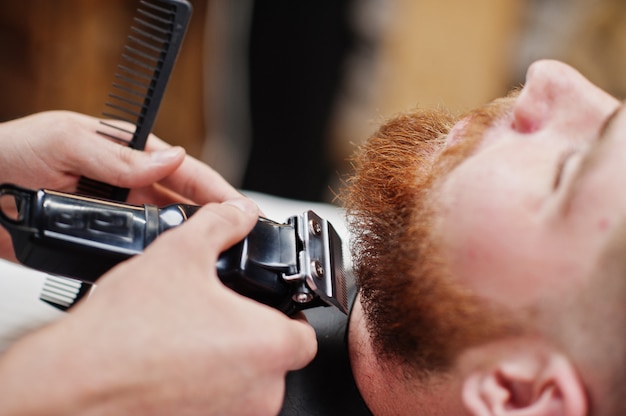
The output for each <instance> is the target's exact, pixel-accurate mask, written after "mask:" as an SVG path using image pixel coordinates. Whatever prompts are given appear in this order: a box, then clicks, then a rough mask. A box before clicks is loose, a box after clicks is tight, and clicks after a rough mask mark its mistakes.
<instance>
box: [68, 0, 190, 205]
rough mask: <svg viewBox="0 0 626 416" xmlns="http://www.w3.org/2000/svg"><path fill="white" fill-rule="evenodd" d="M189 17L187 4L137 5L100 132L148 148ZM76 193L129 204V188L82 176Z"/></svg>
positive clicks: (159, 0) (147, 0) (167, 0)
mask: <svg viewBox="0 0 626 416" xmlns="http://www.w3.org/2000/svg"><path fill="white" fill-rule="evenodd" d="M190 17H191V5H190V4H189V2H187V1H186V0H140V1H139V7H138V8H137V12H136V15H135V17H134V19H133V24H132V26H131V28H130V34H129V35H128V38H127V41H126V42H127V44H126V45H125V46H124V48H123V51H122V55H121V62H120V63H119V65H118V66H117V72H116V73H115V75H114V81H113V84H112V91H111V93H110V94H109V95H108V99H107V102H106V103H105V107H106V109H105V110H104V111H103V113H102V115H103V116H104V117H105V118H107V119H111V121H101V122H100V128H99V129H98V131H97V132H98V133H99V134H101V135H102V136H105V137H107V138H110V139H112V140H114V141H116V142H119V143H120V144H123V145H126V146H129V147H132V148H134V149H139V150H143V149H144V148H145V145H146V141H147V140H148V136H149V135H150V132H151V131H152V127H153V126H154V122H155V120H156V116H157V112H158V110H159V107H160V105H161V100H162V98H163V94H164V92H165V87H166V86H167V82H168V81H169V77H170V75H171V72H172V70H173V68H174V64H175V63H176V58H177V56H178V52H179V50H180V46H181V44H182V41H183V37H184V35H185V31H186V30H187V26H188V23H189V19H190ZM118 122H120V123H118ZM124 123H126V124H124ZM78 193H81V194H84V195H91V196H98V197H102V198H107V199H114V200H117V201H125V200H126V197H127V196H128V189H123V188H117V187H114V186H110V185H108V184H104V183H101V182H98V181H95V180H91V179H87V178H84V177H81V179H80V181H79V183H78Z"/></svg>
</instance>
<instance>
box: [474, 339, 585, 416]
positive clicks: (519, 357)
mask: <svg viewBox="0 0 626 416" xmlns="http://www.w3.org/2000/svg"><path fill="white" fill-rule="evenodd" d="M508 346H509V347H510V344H509V345H508ZM517 347H519V345H518V346H517ZM528 347H529V348H515V349H509V350H503V349H502V348H505V346H502V348H501V349H500V351H499V353H496V354H495V355H492V358H494V360H493V361H491V362H490V364H487V365H480V366H476V367H475V368H474V369H472V370H471V371H468V372H464V373H465V374H464V375H463V382H462V383H463V384H462V401H463V405H464V406H465V408H466V410H467V411H468V412H469V413H470V414H471V415H475V416H487V415H498V416H557V415H560V416H584V415H586V414H587V398H586V394H585V389H584V387H583V384H582V382H581V381H580V379H579V377H578V374H577V372H576V370H575V368H574V366H573V365H572V363H571V362H570V361H569V360H568V359H567V358H566V357H564V356H563V355H561V354H560V353H558V351H555V350H554V349H551V348H547V347H545V346H544V347H543V348H542V347H539V348H538V347H536V346H528ZM478 348H479V349H480V348H481V347H478ZM484 352H485V353H487V351H484ZM491 352H492V353H493V352H494V351H491ZM474 358H476V355H474ZM466 365H467V363H466ZM465 368H466V369H468V367H465Z"/></svg>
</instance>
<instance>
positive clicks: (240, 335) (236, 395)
mask: <svg viewBox="0 0 626 416" xmlns="http://www.w3.org/2000/svg"><path fill="white" fill-rule="evenodd" d="M234 204H235V205H238V206H243V207H244V208H243V210H242V209H240V208H236V207H235V206H233V205H232V203H225V204H210V205H207V206H205V207H203V208H202V209H201V210H200V211H198V212H197V213H196V214H194V216H193V217H192V218H191V219H190V220H189V221H188V222H186V223H185V224H183V225H182V226H180V227H178V228H176V229H173V230H170V231H168V232H166V233H165V234H163V235H161V236H160V237H159V238H158V239H157V240H156V241H155V242H154V243H153V244H152V245H151V246H150V247H148V249H147V250H146V251H145V252H144V253H143V254H141V255H139V256H137V257H135V258H133V259H131V260H130V261H127V262H125V263H122V264H120V265H119V266H117V267H116V268H114V269H113V270H112V271H110V272H109V273H108V274H107V275H105V276H103V277H102V278H101V280H100V284H99V287H98V288H97V290H96V291H95V292H94V294H93V295H92V296H91V297H90V298H89V299H88V300H86V301H84V302H83V303H82V304H80V305H78V306H77V307H76V308H75V309H73V310H72V312H71V313H70V314H69V315H68V316H67V317H66V318H64V319H62V320H60V321H58V322H56V323H54V324H52V325H51V326H49V327H47V328H44V329H43V330H41V331H39V332H36V333H34V334H31V335H30V336H27V337H26V338H24V339H23V340H21V341H20V342H18V343H17V344H15V345H14V346H13V347H12V348H11V349H10V350H9V351H8V353H7V354H6V356H5V357H0V380H1V382H0V384H1V385H2V386H3V388H2V389H0V414H11V413H10V412H9V410H10V409H11V410H12V408H11V407H10V406H11V405H12V404H13V405H15V406H17V407H16V408H18V409H22V410H24V409H28V406H33V409H31V410H32V411H33V413H32V414H38V413H37V412H36V410H38V409H37V407H38V406H43V410H42V411H43V413H42V414H46V415H53V414H63V415H70V414H81V415H84V414H87V415H91V414H98V415H99V414H111V415H113V414H114V415H139V414H146V415H196V414H197V415H271V414H276V413H277V412H278V411H279V409H280V405H281V403H282V398H283V393H284V377H285V374H286V372H287V371H289V370H294V369H298V368H301V367H303V366H304V365H306V364H307V363H308V362H309V361H310V360H311V359H312V358H313V356H314V355H315V352H316V339H315V333H314V331H313V329H312V328H311V327H310V326H309V325H308V324H307V323H306V322H303V321H300V320H294V319H290V318H288V317H286V316H285V315H283V314H282V313H280V312H278V311H276V310H274V309H271V308H269V307H266V306H264V305H261V304H259V303H256V302H254V301H252V300H250V299H247V298H245V297H242V296H240V295H239V294H236V293H235V292H233V291H231V290H230V289H228V288H226V287H225V286H223V284H222V283H221V282H220V281H219V279H218V277H217V274H216V260H217V258H218V255H219V253H221V252H223V251H224V250H226V249H227V248H228V247H230V246H231V245H233V244H234V243H236V242H237V241H240V240H241V239H242V238H243V237H244V236H245V235H246V234H247V233H248V232H249V231H250V230H251V229H252V227H253V225H254V223H255V221H256V218H257V215H258V214H257V211H256V206H254V204H253V203H252V202H251V201H249V200H246V199H237V200H236V201H235V202H234ZM242 204H243V205H242ZM250 204H252V205H250ZM246 207H247V208H246ZM3 406H7V407H4V411H3ZM53 410H54V411H55V412H56V413H55V412H53Z"/></svg>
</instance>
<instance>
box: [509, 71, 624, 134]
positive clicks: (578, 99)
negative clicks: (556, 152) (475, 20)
mask: <svg viewBox="0 0 626 416" xmlns="http://www.w3.org/2000/svg"><path fill="white" fill-rule="evenodd" d="M617 105H619V102H618V101H617V100H616V99H615V98H613V97H611V96H610V95H609V94H607V93H606V92H604V91H602V90H601V89H599V88H598V87H596V86H595V85H593V84H592V83H591V82H589V81H588V80H587V79H586V78H585V77H583V76H582V75H581V74H580V73H579V72H578V71H576V70H575V69H574V68H572V67H570V66H569V65H566V64H564V63H562V62H558V61H552V60H542V61H537V62H535V63H533V64H532V65H531V66H530V67H529V68H528V71H527V73H526V84H525V85H524V88H523V89H522V92H521V93H520V95H519V97H518V99H517V101H516V104H515V108H514V111H513V113H514V128H515V129H516V130H517V131H518V132H520V133H533V132H536V131H539V130H542V129H545V128H549V127H551V128H556V129H558V131H559V132H560V133H565V134H568V133H569V134H570V136H571V137H576V138H585V137H589V136H590V135H592V134H593V135H595V133H596V132H597V129H598V128H599V127H600V126H601V125H602V123H603V121H604V120H605V119H606V117H608V116H609V115H610V114H611V113H612V112H613V111H614V109H615V108H616V107H617Z"/></svg>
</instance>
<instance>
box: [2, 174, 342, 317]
mask: <svg viewBox="0 0 626 416" xmlns="http://www.w3.org/2000/svg"><path fill="white" fill-rule="evenodd" d="M6 196H10V197H12V198H13V200H14V202H15V206H16V208H17V214H16V215H14V216H11V215H9V214H8V213H7V212H4V211H3V210H1V209H0V224H1V225H2V226H4V228H6V229H7V230H8V231H9V233H10V234H11V238H12V240H13V246H14V250H15V254H16V257H17V258H18V260H19V261H20V262H21V263H23V264H24V265H26V266H29V267H32V268H34V269H38V270H41V271H44V272H48V273H52V274H56V275H60V276H65V277H69V278H73V279H77V280H80V281H83V282H89V283H93V282H96V280H97V279H98V278H99V277H100V276H101V275H103V274H104V273H105V272H106V271H107V270H109V269H110V268H111V267H113V266H115V265H116V264H118V263H119V262H121V261H123V260H126V259H128V258H130V257H132V256H134V255H137V254H140V253H141V252H142V251H143V250H144V249H145V248H146V247H147V246H148V245H149V244H150V243H152V242H153V241H154V240H155V239H156V238H157V237H158V236H159V235H160V234H161V233H163V232H165V231H167V230H168V229H171V228H174V227H176V226H178V225H180V224H182V223H183V222H185V221H186V220H187V219H188V218H189V217H190V216H191V215H193V214H194V213H195V212H196V211H197V210H198V208H199V207H198V206H194V205H185V204H174V205H169V206H166V207H163V208H159V207H156V206H154V205H144V206H135V205H129V204H124V203H119V202H113V201H107V200H101V199H96V198H90V197H84V196H78V195H74V194H67V193H61V192H56V191H50V190H38V191H32V190H27V189H23V188H19V187H16V186H13V185H9V184H4V185H0V197H6ZM217 274H218V276H219V277H220V279H221V280H222V282H223V283H224V284H225V285H227V286H229V287H230V288H232V289H233V290H235V291H237V292H239V293H241V294H243V295H245V296H248V297H250V298H252V299H255V300H257V301H259V302H262V303H265V304H267V305H270V306H272V307H275V308H277V309H279V310H281V311H283V312H285V313H286V314H293V313H295V312H297V311H299V310H302V309H307V308H312V307H316V306H335V307H337V308H338V309H340V310H341V311H342V312H344V313H347V295H346V272H345V270H344V267H343V252H342V241H341V239H340V237H339V235H338V234H337V232H336V231H335V229H334V228H333V226H332V225H331V224H330V223H329V222H328V221H326V220H324V219H323V218H321V217H319V216H318V215H317V214H315V213H314V212H312V211H308V212H305V213H304V214H302V215H298V216H293V217H290V218H289V219H288V220H287V221H286V222H285V223H277V222H274V221H271V220H268V219H265V218H259V220H258V222H257V224H256V225H255V227H254V229H253V230H252V231H251V232H250V234H249V235H248V236H247V237H246V238H245V239H244V240H242V241H240V242H239V243H237V244H236V245H234V246H233V247H231V248H230V249H229V250H227V251H225V252H224V253H222V254H221V255H220V257H219V259H218V262H217Z"/></svg>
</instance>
